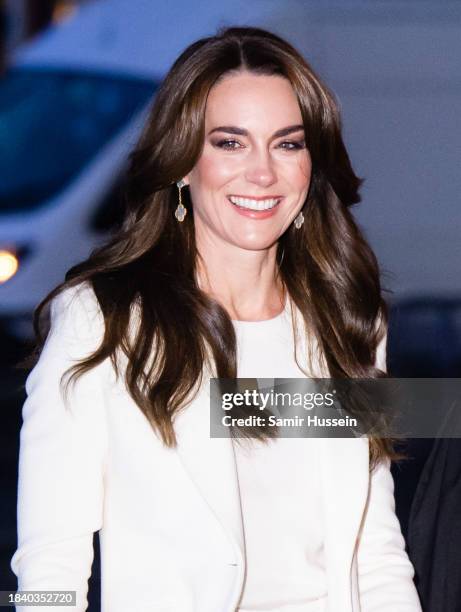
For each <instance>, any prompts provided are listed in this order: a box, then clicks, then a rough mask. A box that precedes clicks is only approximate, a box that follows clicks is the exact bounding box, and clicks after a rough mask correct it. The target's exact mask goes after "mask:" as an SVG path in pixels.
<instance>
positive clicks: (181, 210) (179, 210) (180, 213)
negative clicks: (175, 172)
mask: <svg viewBox="0 0 461 612" xmlns="http://www.w3.org/2000/svg"><path fill="white" fill-rule="evenodd" d="M176 185H177V186H178V189H179V204H178V206H177V207H176V210H175V213H174V216H175V217H176V219H177V220H178V221H179V222H180V223H182V222H183V221H184V217H185V216H186V215H187V208H186V207H185V206H184V204H183V203H182V198H181V189H182V188H183V187H185V186H186V182H185V181H184V180H183V179H181V180H180V181H178V182H177V183H176Z"/></svg>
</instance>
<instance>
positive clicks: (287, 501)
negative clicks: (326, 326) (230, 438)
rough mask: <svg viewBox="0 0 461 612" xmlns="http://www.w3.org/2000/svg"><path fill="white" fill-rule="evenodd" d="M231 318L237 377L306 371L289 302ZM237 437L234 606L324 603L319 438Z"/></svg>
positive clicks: (289, 607)
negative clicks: (238, 529) (240, 546)
mask: <svg viewBox="0 0 461 612" xmlns="http://www.w3.org/2000/svg"><path fill="white" fill-rule="evenodd" d="M233 323H234V327H235V330H236V333H237V342H238V358H239V363H238V376H239V377H241V378H271V379H273V377H274V375H275V376H276V377H277V378H300V377H304V376H305V374H303V372H302V371H301V370H300V369H299V367H298V365H297V364H296V362H295V359H294V340H293V332H292V327H291V316H290V308H289V302H287V303H286V306H285V310H284V311H283V312H282V313H281V314H279V315H278V316H277V317H275V318H273V319H269V320H265V321H256V322H249V321H234V322H233ZM258 382H259V381H258ZM260 384H261V383H260ZM271 384H272V383H271ZM241 441H242V442H243V444H244V446H241V445H240V444H235V445H234V448H235V454H236V463H237V471H238V480H239V489H240V496H241V504H242V516H243V524H244V536H245V554H246V568H247V571H246V576H245V583H244V590H243V594H242V598H241V600H240V607H239V608H238V610H239V612H250V611H253V610H254V611H256V610H258V611H259V612H262V611H264V612H269V611H271V612H272V611H274V612H275V611H278V612H282V611H283V612H298V611H299V612H308V611H309V612H311V611H321V610H324V609H325V605H326V593H327V586H326V574H325V562H324V551H323V520H322V513H321V497H320V482H319V466H318V464H317V457H318V452H316V448H317V446H318V443H319V440H316V439H306V438H278V439H273V440H270V441H269V444H268V445H267V446H266V445H264V444H262V443H260V442H258V441H257V440H250V441H248V440H241Z"/></svg>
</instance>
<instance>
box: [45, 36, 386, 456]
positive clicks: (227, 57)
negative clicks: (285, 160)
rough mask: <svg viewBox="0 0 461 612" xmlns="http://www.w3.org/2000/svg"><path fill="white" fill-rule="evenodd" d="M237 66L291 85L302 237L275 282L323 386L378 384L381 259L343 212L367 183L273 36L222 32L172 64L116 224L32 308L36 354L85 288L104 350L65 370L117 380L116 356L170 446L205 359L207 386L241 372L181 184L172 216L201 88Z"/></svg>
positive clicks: (287, 251)
mask: <svg viewBox="0 0 461 612" xmlns="http://www.w3.org/2000/svg"><path fill="white" fill-rule="evenodd" d="M242 70H245V71H249V72H250V73H254V74H257V75H261V74H262V75H280V76H283V77H284V78H286V79H288V81H289V82H290V83H291V85H292V87H293V90H294V92H295V94H296V96H297V99H298V102H299V106H300V110H301V114H302V120H303V123H304V128H305V137H306V146H307V148H308V150H309V152H310V156H311V160H312V178H311V183H310V187H309V193H308V195H307V197H306V201H305V203H304V206H303V208H302V211H303V214H304V218H305V222H304V224H303V225H302V228H301V229H300V230H296V229H295V228H294V227H293V225H291V226H290V227H289V229H287V230H286V232H285V233H284V234H283V235H282V236H281V237H280V239H279V242H278V247H277V249H278V251H277V252H278V255H279V257H278V259H281V264H280V268H279V274H280V278H281V280H282V282H283V286H284V288H285V290H286V291H287V293H288V295H289V297H290V298H291V300H292V301H293V302H294V304H295V305H296V307H297V308H298V309H299V311H300V312H301V314H302V318H303V319H304V323H305V326H306V329H308V330H310V331H309V334H313V337H315V338H316V340H317V342H318V346H319V348H320V350H321V353H322V355H323V358H324V362H325V363H326V364H327V367H328V370H329V372H330V376H331V377H332V378H376V377H382V376H385V373H384V372H382V371H380V370H379V369H377V368H376V367H375V366H374V362H375V356H376V348H377V345H378V343H379V341H380V340H381V338H382V337H383V335H384V333H385V329H386V325H387V309H386V304H385V302H384V300H383V298H382V295H381V287H380V275H379V269H378V265H377V261H376V258H375V256H374V254H373V252H372V251H371V249H370V247H369V246H368V244H367V242H366V240H365V239H364V237H363V235H362V233H361V232H360V230H359V228H358V227H357V225H356V223H355V222H354V219H353V217H352V215H351V213H350V211H349V207H350V206H351V205H353V204H355V203H357V202H359V201H360V196H359V193H358V189H359V187H360V185H361V183H362V180H361V179H359V178H358V177H357V176H356V175H355V174H354V171H353V169H352V167H351V163H350V160H349V156H348V154H347V151H346V148H345V145H344V143H343V140H342V136H341V122H340V116H339V112H338V107H337V104H336V102H335V99H334V96H333V95H332V93H331V92H330V91H329V90H328V89H327V87H326V86H325V85H324V84H323V83H322V82H321V80H320V79H319V77H318V76H317V75H316V74H315V73H314V71H313V70H312V68H311V67H310V66H309V64H308V63H307V62H306V61H305V60H304V58H303V57H302V56H301V55H300V54H299V53H298V52H297V51H296V50H295V49H294V48H293V47H292V46H291V45H290V44H288V43H287V42H286V41H284V40H283V39H281V38H280V37H278V36H276V35H275V34H273V33H270V32H267V31H265V30H261V29H258V28H250V27H231V28H227V29H224V30H222V31H220V32H218V34H217V35H216V36H213V37H209V38H204V39H201V40H199V41H197V42H195V43H193V44H192V45H190V46H189V47H188V48H187V49H186V50H185V51H184V52H183V53H182V54H181V55H180V56H179V58H178V59H177V60H176V62H175V63H174V65H173V66H172V68H171V70H170V71H169V73H168V74H167V76H166V78H165V80H164V81H163V84H162V86H161V88H160V89H159V91H158V93H157V95H156V98H155V101H154V104H153V107H152V110H151V113H150V117H149V119H148V121H147V124H146V127H145V129H144V132H143V134H142V136H141V138H140V141H139V143H138V145H137V147H136V149H135V150H134V151H133V153H132V154H131V158H130V168H129V173H128V181H127V188H126V206H127V209H126V215H125V219H124V223H123V225H122V226H121V227H120V228H119V229H118V230H117V232H116V233H115V234H114V235H113V236H112V237H111V238H110V239H109V241H107V242H106V244H105V245H104V246H102V247H100V248H98V249H96V250H95V251H93V253H92V254H91V255H90V257H89V258H88V259H87V260H85V261H83V262H82V263H80V264H78V265H76V266H74V267H73V268H71V269H70V270H69V272H68V273H67V275H66V279H65V282H63V283H61V284H60V285H59V286H58V287H56V288H55V289H54V290H53V291H52V292H51V293H50V294H49V295H48V296H47V297H46V298H45V299H44V300H43V301H42V302H41V303H40V305H39V306H38V307H37V310H36V313H35V320H34V324H35V329H36V333H37V337H38V346H39V348H40V347H41V346H42V345H43V342H44V338H45V337H46V334H47V333H48V331H49V330H48V327H49V325H47V323H46V321H45V323H44V320H45V317H44V316H43V311H44V308H45V306H46V305H47V304H48V303H49V302H50V300H52V299H53V298H54V297H55V296H56V295H57V294H58V293H59V292H61V291H63V290H64V289H65V288H67V287H70V286H75V285H79V284H80V283H82V282H87V283H90V285H91V287H92V289H93V290H94V293H95V295H96V298H97V300H98V303H99V306H100V309H101V312H102V315H103V317H104V330H105V331H104V335H103V338H102V340H101V344H100V346H99V348H97V350H95V352H94V353H93V354H92V355H90V356H89V357H88V358H86V359H84V360H82V361H81V362H79V363H78V364H77V365H76V366H75V367H73V368H72V369H71V370H72V376H76V377H78V376H80V375H82V374H83V373H85V372H87V371H88V370H90V369H91V368H93V367H95V366H96V365H98V364H99V363H101V362H102V361H103V360H105V359H107V358H110V359H111V361H112V363H113V365H114V368H115V371H116V372H117V373H119V371H120V370H119V362H118V360H117V354H118V353H119V351H122V352H123V354H124V355H125V356H126V358H127V360H126V362H127V366H126V368H125V371H124V377H125V383H126V386H127V389H128V391H129V393H130V394H131V396H132V398H133V399H134V401H135V402H136V404H137V405H138V406H139V408H140V409H141V410H142V412H143V413H144V414H145V416H146V417H147V418H148V420H149V421H150V423H151V425H152V427H153V429H154V431H155V432H156V433H157V434H158V435H160V436H161V439H162V440H163V443H164V444H165V445H167V446H169V447H174V446H176V444H177V440H176V436H175V431H174V426H173V421H174V416H175V415H176V414H177V412H178V411H179V410H180V409H181V407H182V406H183V405H184V403H185V400H186V398H190V394H191V393H193V392H194V390H196V389H197V387H196V385H197V381H201V380H202V375H203V366H204V364H205V363H207V364H209V365H210V367H212V368H214V370H213V371H214V372H215V376H216V377H219V378H226V379H234V378H236V376H237V355H236V352H237V348H236V335H235V331H234V327H233V325H232V322H231V319H230V317H229V315H228V313H227V312H226V310H225V309H224V307H223V306H222V305H221V304H220V303H219V302H218V301H216V300H214V299H212V298H211V297H210V296H209V295H207V294H206V293H205V292H203V291H202V290H201V289H200V288H199V286H198V282H197V264H198V259H199V257H200V256H199V253H198V251H197V248H196V242H195V232H194V215H193V202H191V200H190V196H189V194H188V190H187V189H186V190H185V191H186V193H185V194H184V198H185V202H184V203H185V205H186V206H187V208H188V210H189V211H190V214H189V215H187V216H186V218H185V221H184V222H183V223H178V222H177V220H176V219H175V217H174V211H175V208H176V206H177V195H178V194H177V188H176V185H175V183H176V181H178V180H179V179H181V178H182V177H183V176H185V175H186V174H188V173H189V172H190V171H191V170H192V168H193V167H194V166H195V164H196V162H197V160H198V159H199V157H200V154H201V151H202V147H203V142H204V119H205V106H206V102H207V96H208V94H209V92H210V89H211V88H212V87H213V85H214V84H216V83H217V81H218V80H219V79H221V78H222V77H223V76H225V75H226V74H229V73H231V72H236V71H242ZM282 253H283V258H282V257H281V254H282ZM135 305H136V307H137V312H138V316H139V324H138V326H137V328H136V330H135V332H134V335H133V331H132V326H130V325H129V324H130V317H131V313H132V308H133V306H135ZM130 330H131V331H130ZM154 347H155V349H154ZM210 355H211V357H212V360H211V361H210V360H209V357H210ZM254 433H255V436H256V437H258V436H261V435H262V437H263V438H264V434H261V432H254ZM395 456H396V455H395V454H394V451H393V449H392V444H391V442H390V441H389V440H387V439H381V438H375V437H370V458H371V462H370V465H372V466H373V465H375V464H376V463H377V462H379V461H380V460H382V459H384V458H385V457H390V458H395Z"/></svg>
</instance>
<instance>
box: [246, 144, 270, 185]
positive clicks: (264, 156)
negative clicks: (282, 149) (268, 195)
mask: <svg viewBox="0 0 461 612" xmlns="http://www.w3.org/2000/svg"><path fill="white" fill-rule="evenodd" d="M245 161H246V169H245V178H246V179H247V181H249V182H250V183H254V184H255V185H260V186H261V187H269V186H270V185H273V184H274V183H275V182H276V181H277V175H276V172H275V168H274V162H273V160H272V159H271V156H270V153H269V151H267V150H256V149H255V150H254V151H253V152H252V153H251V155H250V156H248V157H247V158H246V160H245Z"/></svg>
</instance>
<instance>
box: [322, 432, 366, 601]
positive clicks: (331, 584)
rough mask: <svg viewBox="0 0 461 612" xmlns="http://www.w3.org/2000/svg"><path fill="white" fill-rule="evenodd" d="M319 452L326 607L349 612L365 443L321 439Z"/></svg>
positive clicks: (361, 505)
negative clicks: (323, 518)
mask: <svg viewBox="0 0 461 612" xmlns="http://www.w3.org/2000/svg"><path fill="white" fill-rule="evenodd" d="M322 449H323V453H322V455H323V456H322V457H321V460H322V483H323V503H324V512H325V534H324V537H325V563H326V569H327V580H328V605H329V610H332V611H335V612H336V610H341V611H342V612H350V611H352V610H355V607H354V602H353V600H352V597H351V594H352V592H353V591H354V589H353V581H354V577H353V576H351V571H352V561H353V555H354V550H355V547H356V542H357V536H358V533H359V529H360V523H361V520H362V516H363V510H364V508H365V504H366V500H367V494H368V479H369V476H368V440H367V439H366V438H353V439H350V438H325V439H324V444H323V447H322ZM351 589H352V591H351Z"/></svg>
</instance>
